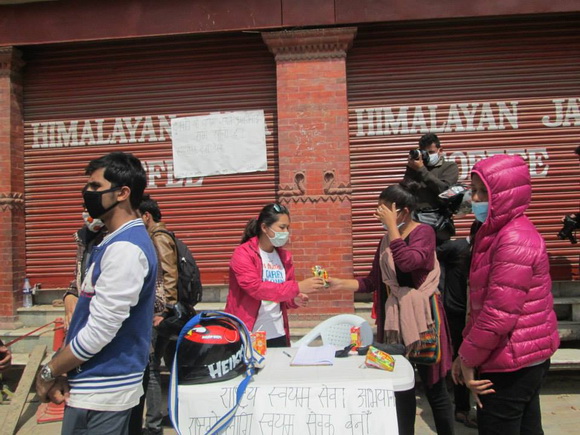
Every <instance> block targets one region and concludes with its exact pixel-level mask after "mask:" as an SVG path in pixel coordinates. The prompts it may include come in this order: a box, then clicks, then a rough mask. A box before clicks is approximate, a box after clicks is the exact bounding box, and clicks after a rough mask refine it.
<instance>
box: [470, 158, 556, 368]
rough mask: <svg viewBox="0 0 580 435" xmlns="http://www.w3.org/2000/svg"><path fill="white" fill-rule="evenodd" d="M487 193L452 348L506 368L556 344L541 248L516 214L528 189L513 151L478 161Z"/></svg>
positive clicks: (477, 363)
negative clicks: (462, 318) (457, 341)
mask: <svg viewBox="0 0 580 435" xmlns="http://www.w3.org/2000/svg"><path fill="white" fill-rule="evenodd" d="M472 173H473V174H477V175H479V176H480V177H481V179H482V180H483V182H484V184H485V186H486V188H487V192H488V197H489V200H488V201H489V212H488V216H487V219H486V220H485V222H484V223H483V225H482V226H481V228H480V229H479V231H478V232H477V234H476V236H475V241H474V247H473V255H472V260H471V270H470V274H469V285H470V293H469V295H470V317H469V319H468V322H467V325H466V327H465V329H464V331H463V337H464V339H463V344H462V345H461V347H460V349H459V355H460V357H461V358H462V360H463V361H464V363H465V364H466V365H467V366H469V367H478V368H479V369H480V372H511V371H515V370H519V369H521V368H523V367H526V366H529V365H532V364H534V363H538V362H541V361H543V360H546V359H548V358H550V356H552V354H553V353H554V352H555V351H556V349H557V348H558V346H559V345H560V338H559V336H558V326H557V321H556V315H555V313H554V300H553V298H552V293H551V291H552V281H551V278H550V265H549V262H548V254H547V252H546V246H545V243H544V240H543V239H542V236H540V234H539V233H538V231H537V230H536V228H535V227H534V225H533V224H532V223H531V222H530V220H529V219H528V218H527V217H526V216H525V215H524V212H525V211H526V209H527V208H528V205H529V204H530V199H531V195H532V188H531V183H530V173H529V170H528V166H527V165H526V163H525V162H524V160H523V159H522V158H521V157H520V156H507V155H497V156H493V157H490V158H488V159H485V160H482V161H480V162H478V163H477V164H476V165H475V166H474V167H473V172H472Z"/></svg>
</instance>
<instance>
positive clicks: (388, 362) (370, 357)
mask: <svg viewBox="0 0 580 435" xmlns="http://www.w3.org/2000/svg"><path fill="white" fill-rule="evenodd" d="M365 365H366V366H367V367H375V368H377V369H382V370H387V371H389V372H392V371H393V370H394V369H395V358H393V357H392V356H391V355H389V354H388V353H386V352H383V351H382V350H379V349H377V348H376V347H374V346H370V347H369V350H368V352H367V356H366V357H365Z"/></svg>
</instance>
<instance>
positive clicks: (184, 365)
mask: <svg viewBox="0 0 580 435" xmlns="http://www.w3.org/2000/svg"><path fill="white" fill-rule="evenodd" d="M243 353H244V345H243V342H242V337H241V334H240V330H239V328H238V326H237V325H236V323H235V322H234V321H232V319H228V318H223V317H222V318H212V317H201V318H200V319H199V322H196V323H195V324H194V325H193V326H192V327H191V328H189V329H188V330H187V331H185V333H184V334H183V339H182V341H181V344H180V345H179V348H178V350H177V362H178V365H177V382H178V384H179V385H193V384H205V383H210V382H219V381H226V380H228V379H232V378H235V377H237V376H239V375H241V374H243V373H244V372H245V371H246V364H245V363H244V354H243Z"/></svg>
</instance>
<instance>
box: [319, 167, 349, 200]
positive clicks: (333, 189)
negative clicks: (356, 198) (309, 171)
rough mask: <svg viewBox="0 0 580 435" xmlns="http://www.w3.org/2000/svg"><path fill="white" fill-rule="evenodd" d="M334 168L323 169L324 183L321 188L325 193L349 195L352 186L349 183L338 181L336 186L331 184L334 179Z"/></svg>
mask: <svg viewBox="0 0 580 435" xmlns="http://www.w3.org/2000/svg"><path fill="white" fill-rule="evenodd" d="M335 172H336V171H335V170H334V169H330V170H326V171H324V175H323V177H324V185H323V187H322V190H323V191H324V193H325V194H327V195H350V194H351V193H352V187H351V184H350V183H346V184H345V183H340V184H339V185H338V186H333V184H334V181H335Z"/></svg>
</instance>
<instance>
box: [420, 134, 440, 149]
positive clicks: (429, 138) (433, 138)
mask: <svg viewBox="0 0 580 435" xmlns="http://www.w3.org/2000/svg"><path fill="white" fill-rule="evenodd" d="M432 143H435V145H436V146H437V148H441V142H440V141H439V138H438V137H437V135H436V134H435V133H426V134H424V135H423V136H421V139H419V148H421V149H422V150H424V149H425V148H427V147H429V146H431V144H432Z"/></svg>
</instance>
